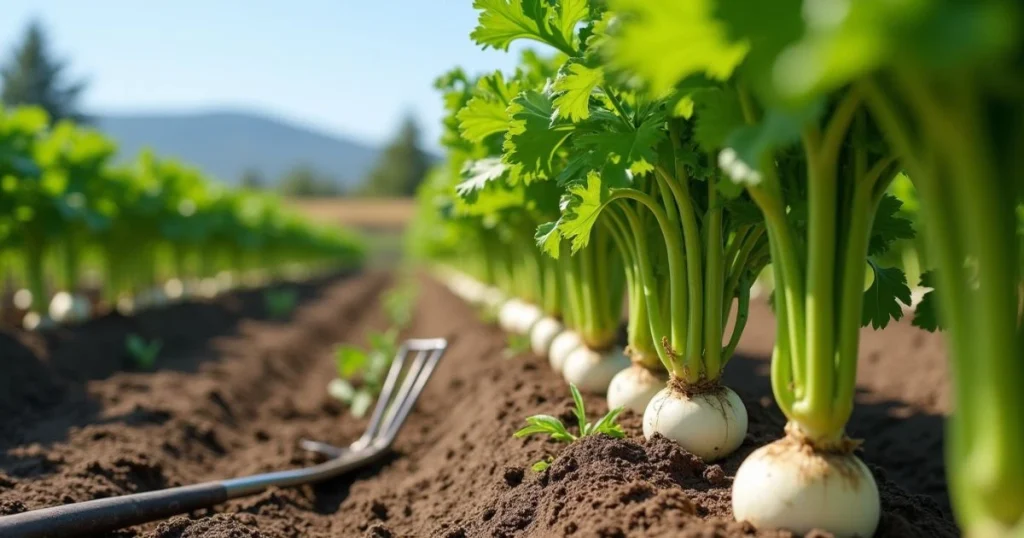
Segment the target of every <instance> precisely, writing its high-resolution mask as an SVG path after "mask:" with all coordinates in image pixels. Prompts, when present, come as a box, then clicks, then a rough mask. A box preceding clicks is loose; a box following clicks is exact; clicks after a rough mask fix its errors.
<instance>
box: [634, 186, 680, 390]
mask: <svg viewBox="0 0 1024 538" xmlns="http://www.w3.org/2000/svg"><path fill="white" fill-rule="evenodd" d="M622 214H623V216H624V217H625V219H626V221H627V222H628V224H629V228H630V230H632V232H633V239H634V241H635V242H636V249H637V252H638V253H644V252H649V250H648V248H647V230H646V228H644V227H643V225H642V223H641V219H640V217H639V216H638V215H637V214H636V212H635V211H634V210H633V208H631V207H629V206H627V205H625V204H622ZM670 259H671V258H670ZM637 262H638V266H639V268H640V277H641V278H640V280H641V282H642V283H643V290H644V299H645V302H646V303H647V316H648V318H649V319H650V330H651V341H652V342H653V343H654V349H655V351H656V352H657V353H658V358H659V359H660V360H661V363H662V365H664V366H665V370H666V371H668V372H672V375H674V376H676V377H678V378H680V379H682V378H683V376H684V375H685V373H684V371H683V369H682V365H681V364H679V363H678V361H676V360H674V357H672V356H670V355H669V353H668V350H666V349H665V346H662V345H660V344H661V339H662V338H664V337H665V335H666V334H667V328H666V327H665V316H664V313H663V310H662V306H661V305H662V303H661V301H662V297H661V296H660V295H659V292H660V290H661V289H664V288H663V287H659V286H658V283H657V281H656V280H655V277H654V269H653V268H652V267H651V260H650V258H649V257H648V256H642V255H641V256H637ZM670 267H671V262H670ZM670 270H671V269H670Z"/></svg>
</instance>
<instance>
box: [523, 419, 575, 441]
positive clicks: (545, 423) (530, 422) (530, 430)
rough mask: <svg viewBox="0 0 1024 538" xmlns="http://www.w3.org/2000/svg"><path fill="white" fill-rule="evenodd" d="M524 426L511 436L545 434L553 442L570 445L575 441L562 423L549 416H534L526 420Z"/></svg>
mask: <svg viewBox="0 0 1024 538" xmlns="http://www.w3.org/2000/svg"><path fill="white" fill-rule="evenodd" d="M526 424H527V426H526V427H525V428H523V429H521V430H519V431H517V432H516V433H515V434H513V436H514V437H526V436H527V435H533V434H535V433H546V434H548V435H550V436H551V438H552V439H554V440H555V441H559V442H562V443H571V442H573V441H575V440H576V436H574V435H572V434H571V433H569V431H568V430H566V429H565V425H564V424H562V421H561V420H558V419H557V418H556V417H553V416H551V415H534V416H532V417H529V418H527V419H526Z"/></svg>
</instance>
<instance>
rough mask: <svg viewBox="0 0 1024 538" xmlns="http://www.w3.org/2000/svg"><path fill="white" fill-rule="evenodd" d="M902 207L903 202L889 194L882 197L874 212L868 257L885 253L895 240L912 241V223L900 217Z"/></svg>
mask: <svg viewBox="0 0 1024 538" xmlns="http://www.w3.org/2000/svg"><path fill="white" fill-rule="evenodd" d="M902 206H903V202H902V201H900V199H899V198H896V197H895V196H892V195H889V194H886V195H884V196H882V199H881V201H880V202H879V204H878V210H877V211H876V212H875V221H874V223H873V224H872V226H871V241H870V243H869V246H868V255H869V256H878V255H880V254H883V253H885V252H886V251H888V250H889V247H891V246H892V244H893V242H894V241H896V240H899V239H913V237H914V227H913V223H912V222H911V221H910V220H909V219H906V218H904V217H902V216H900V214H901V209H902Z"/></svg>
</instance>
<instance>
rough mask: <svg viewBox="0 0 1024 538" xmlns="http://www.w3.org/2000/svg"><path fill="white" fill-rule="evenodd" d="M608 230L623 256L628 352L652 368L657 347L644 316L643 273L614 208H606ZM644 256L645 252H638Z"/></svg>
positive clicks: (654, 363) (655, 365)
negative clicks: (626, 299) (627, 308)
mask: <svg viewBox="0 0 1024 538" xmlns="http://www.w3.org/2000/svg"><path fill="white" fill-rule="evenodd" d="M607 216H608V218H607V220H606V221H605V222H607V223H608V229H609V231H610V232H611V235H612V238H613V240H614V241H615V244H616V246H617V248H618V249H619V252H620V253H621V255H622V257H623V262H624V265H625V272H626V287H627V290H628V291H627V295H628V299H629V319H628V320H627V326H626V340H627V342H628V345H629V348H630V350H631V351H632V355H631V357H630V358H631V359H632V360H634V361H635V362H638V364H640V365H641V366H643V367H645V368H647V369H650V370H654V369H657V368H658V366H659V359H658V353H657V349H656V347H655V345H654V340H653V339H652V338H651V326H650V320H649V319H648V317H647V299H646V297H645V293H644V282H643V274H642V270H641V268H640V262H639V261H638V257H639V256H641V254H639V253H638V252H637V250H636V248H635V246H636V245H635V244H634V243H633V241H632V234H631V233H629V230H628V229H627V227H626V226H625V223H623V222H622V219H621V218H619V215H618V214H617V213H616V208H614V207H612V208H608V209H607ZM642 255H643V256H646V253H644V254H642Z"/></svg>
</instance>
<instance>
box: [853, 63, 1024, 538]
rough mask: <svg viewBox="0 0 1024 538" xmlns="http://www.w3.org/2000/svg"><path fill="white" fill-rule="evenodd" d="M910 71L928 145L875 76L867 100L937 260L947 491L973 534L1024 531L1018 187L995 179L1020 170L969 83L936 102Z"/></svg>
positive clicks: (906, 81) (905, 82)
mask: <svg viewBox="0 0 1024 538" xmlns="http://www.w3.org/2000/svg"><path fill="white" fill-rule="evenodd" d="M915 75H918V74H917V73H908V76H907V77H903V78H901V79H900V83H901V89H902V91H904V92H905V94H906V97H907V98H908V99H909V100H910V101H912V103H911V106H912V107H913V108H914V109H915V112H916V119H917V121H919V122H920V123H921V125H920V126H919V127H918V128H917V129H916V132H920V133H922V134H923V136H924V137H926V140H927V143H926V144H923V145H922V146H924V147H928V148H929V149H930V150H929V151H928V152H922V151H919V149H920V146H918V145H917V144H915V142H916V141H913V140H912V137H911V136H910V135H909V133H911V132H915V129H911V128H909V127H907V126H906V125H905V124H904V123H903V121H902V119H901V118H900V115H899V113H897V112H896V107H895V106H894V104H893V103H892V101H891V100H890V99H889V97H888V96H887V95H886V94H884V93H883V92H881V91H880V90H879V89H878V87H877V85H876V84H874V83H870V84H868V87H869V89H870V90H874V93H872V94H870V97H871V101H870V102H871V104H872V107H873V108H872V111H873V112H874V113H875V114H876V117H877V119H878V120H879V123H880V124H881V126H882V129H883V132H885V134H886V135H887V137H889V138H890V139H891V140H892V141H894V143H895V144H896V145H897V148H898V149H899V150H900V151H901V154H902V156H903V157H904V158H905V159H906V163H905V164H906V165H907V167H908V168H910V169H911V170H910V176H911V178H912V179H913V180H914V182H915V185H916V186H917V188H918V192H919V194H920V195H921V200H922V211H921V212H922V217H923V219H924V222H925V223H926V225H925V226H924V227H923V231H924V233H925V236H926V238H927V239H928V246H929V257H933V259H934V260H935V261H936V262H937V269H938V270H937V273H936V276H937V280H938V287H939V289H940V290H941V292H940V293H939V295H938V297H939V300H940V306H941V307H942V308H941V314H942V318H943V320H944V321H945V323H946V325H947V326H948V333H947V338H948V340H949V342H950V344H951V351H952V361H951V365H952V375H953V379H954V380H956V383H955V384H954V387H955V389H956V400H957V409H956V411H955V413H954V414H953V416H952V417H951V427H950V428H949V429H948V434H949V437H950V439H949V441H950V442H949V447H950V449H949V450H948V452H947V461H948V466H949V468H950V473H949V477H950V493H951V497H952V499H953V504H954V508H955V511H956V514H957V518H958V520H959V521H960V523H961V525H962V526H963V527H964V528H965V530H966V531H967V532H968V533H971V532H985V531H987V532H993V531H994V530H995V529H993V528H992V526H993V525H999V526H1003V527H1005V528H1009V527H1012V526H1016V527H1017V529H1018V530H1019V529H1020V528H1021V525H1022V520H1024V514H1022V508H1021V507H1024V491H1022V488H1021V484H1022V483H1024V461H1022V460H1021V459H1020V457H1019V455H1020V453H1021V451H1022V450H1024V430H1022V429H1021V428H1020V427H1019V425H1020V424H1021V423H1022V420H1024V419H1022V416H1021V415H1022V413H1024V411H1022V409H1024V394H1022V392H1021V391H1020V386H1021V384H1024V373H1022V369H1021V368H1020V366H1019V360H1020V356H1021V353H1022V349H1021V348H1020V347H1017V346H1021V345H1022V342H1021V337H1020V334H1019V333H1020V331H1021V329H1020V328H1019V327H1018V326H1017V324H1019V323H1020V322H1019V320H1018V315H1019V314H1018V308H1019V306H1018V301H1019V295H1018V294H1019V289H1020V282H1019V280H1020V273H1019V269H1018V268H1017V267H1015V263H1016V260H1017V259H1018V258H1017V257H1016V256H1014V255H1013V254H1015V253H1014V250H1015V249H1016V248H1017V239H1016V238H1015V237H1014V236H1013V229H1014V223H1013V222H1012V221H1013V211H1014V208H1013V203H1014V198H1013V197H1012V196H1008V193H1006V192H1000V190H999V187H998V185H999V183H1000V180H1006V179H1007V178H1013V177H1017V178H1019V171H1015V170H999V168H998V165H996V164H995V163H996V162H997V161H996V160H995V159H994V158H992V156H990V155H987V150H986V149H985V148H988V147H995V146H997V144H994V143H993V141H992V140H990V136H989V130H986V129H984V128H982V127H981V126H980V125H978V124H977V123H976V122H977V121H978V119H979V118H982V117H984V113H983V112H982V111H981V110H980V108H981V107H979V106H977V104H976V103H975V101H974V100H973V99H974V98H975V96H973V95H972V94H971V92H969V91H968V92H965V91H963V90H964V88H963V87H961V86H959V85H958V84H951V86H953V87H952V88H944V90H946V95H947V96H949V97H952V98H953V99H954V100H955V101H956V100H958V101H957V102H953V103H949V102H946V103H942V104H939V103H938V102H937V101H936V100H935V98H934V96H933V95H932V93H931V92H932V91H933V87H932V86H931V85H930V84H929V83H928V82H925V80H926V79H922V81H914V80H910V78H911V77H912V76H915ZM965 78H967V79H970V77H965ZM930 82H934V81H930ZM961 83H962V84H965V85H966V84H969V82H968V81H961ZM917 99H921V101H920V102H913V101H915V100H917ZM965 105H966V106H965ZM947 113H948V114H947ZM936 114H938V115H939V116H936ZM958 114H959V115H958ZM1011 184H1012V183H1011ZM953 223H956V224H957V226H954V225H953ZM968 257H969V258H970V259H972V260H973V261H975V262H976V265H977V273H976V275H973V277H974V278H971V277H970V276H966V275H965V272H964V270H963V261H964V260H965V259H968ZM965 280H968V281H972V282H976V283H977V284H976V286H971V285H970V284H965V283H964V282H965Z"/></svg>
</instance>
